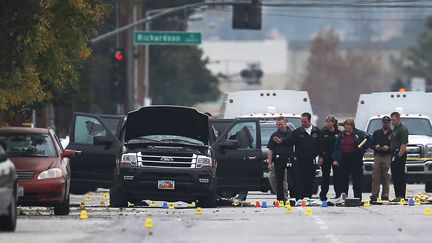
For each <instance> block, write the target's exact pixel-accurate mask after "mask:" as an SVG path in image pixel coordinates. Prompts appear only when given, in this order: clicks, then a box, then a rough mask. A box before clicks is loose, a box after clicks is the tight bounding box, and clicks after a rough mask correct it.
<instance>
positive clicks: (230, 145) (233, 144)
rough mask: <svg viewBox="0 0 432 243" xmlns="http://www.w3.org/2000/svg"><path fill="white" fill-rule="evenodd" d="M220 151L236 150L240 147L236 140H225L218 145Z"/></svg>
mask: <svg viewBox="0 0 432 243" xmlns="http://www.w3.org/2000/svg"><path fill="white" fill-rule="evenodd" d="M219 147H220V149H221V150H226V149H230V150H236V149H238V148H239V147H240V145H239V142H238V141H237V140H229V139H228V140H225V141H223V142H222V143H220V145H219Z"/></svg>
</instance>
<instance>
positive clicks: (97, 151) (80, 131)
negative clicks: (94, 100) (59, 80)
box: [67, 112, 125, 194]
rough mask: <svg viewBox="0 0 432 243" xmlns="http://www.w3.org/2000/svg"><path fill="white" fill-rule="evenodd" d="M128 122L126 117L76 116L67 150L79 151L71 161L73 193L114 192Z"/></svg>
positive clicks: (76, 114)
mask: <svg viewBox="0 0 432 243" xmlns="http://www.w3.org/2000/svg"><path fill="white" fill-rule="evenodd" d="M124 118H125V116H122V115H96V114H88V113H80V112H76V113H74V114H73V118H72V125H71V129H70V134H69V135H70V142H69V145H68V146H67V149H73V150H75V151H76V156H75V157H74V158H71V160H70V166H71V193H74V194H84V193H86V192H89V191H94V190H96V189H97V188H111V186H112V184H113V175H114V169H115V165H116V156H117V154H119V153H118V152H119V150H120V149H121V145H120V142H119V140H118V136H119V134H120V130H121V128H122V125H123V122H124Z"/></svg>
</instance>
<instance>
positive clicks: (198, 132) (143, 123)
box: [125, 106, 209, 145]
mask: <svg viewBox="0 0 432 243" xmlns="http://www.w3.org/2000/svg"><path fill="white" fill-rule="evenodd" d="M148 135H176V136H183V137H188V138H193V139H196V140H198V141H201V142H203V143H204V144H206V145H207V144H208V141H209V120H208V116H207V115H205V114H203V113H200V112H198V111H197V110H196V109H194V108H189V107H181V106H146V107H142V108H140V109H138V110H135V111H131V112H129V113H128V115H127V118H126V127H125V141H128V140H131V139H134V138H138V137H141V136H148Z"/></svg>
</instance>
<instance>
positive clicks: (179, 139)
mask: <svg viewBox="0 0 432 243" xmlns="http://www.w3.org/2000/svg"><path fill="white" fill-rule="evenodd" d="M146 142H162V143H185V144H193V145H199V146H204V143H203V142H201V141H198V140H196V139H193V138H188V137H183V136H177V135H149V136H142V137H139V138H135V139H131V140H129V141H128V143H129V144H131V143H146Z"/></svg>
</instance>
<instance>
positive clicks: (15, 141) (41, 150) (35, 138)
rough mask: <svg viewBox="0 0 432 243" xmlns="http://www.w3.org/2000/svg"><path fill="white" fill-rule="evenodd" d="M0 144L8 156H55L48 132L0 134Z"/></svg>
mask: <svg viewBox="0 0 432 243" xmlns="http://www.w3.org/2000/svg"><path fill="white" fill-rule="evenodd" d="M0 145H2V147H3V148H4V149H5V150H6V152H7V153H8V154H9V156H10V157H56V156H57V153H56V149H55V147H54V143H53V141H52V139H51V137H50V135H49V134H37V133H27V134H24V133H18V134H7V133H6V134H0Z"/></svg>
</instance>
